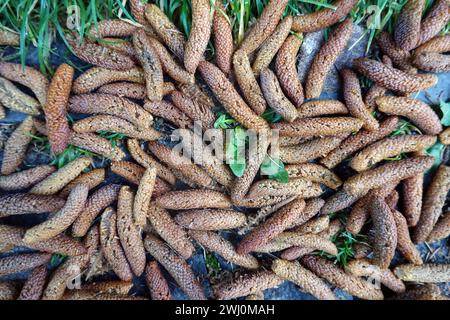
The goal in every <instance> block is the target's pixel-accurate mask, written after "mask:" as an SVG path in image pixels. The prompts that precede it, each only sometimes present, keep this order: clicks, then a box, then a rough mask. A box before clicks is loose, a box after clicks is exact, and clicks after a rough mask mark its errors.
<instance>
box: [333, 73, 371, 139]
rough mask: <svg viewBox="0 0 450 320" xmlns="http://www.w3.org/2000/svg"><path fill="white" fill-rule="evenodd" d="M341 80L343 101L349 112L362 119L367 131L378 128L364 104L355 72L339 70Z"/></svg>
mask: <svg viewBox="0 0 450 320" xmlns="http://www.w3.org/2000/svg"><path fill="white" fill-rule="evenodd" d="M341 77H342V80H343V92H344V101H345V105H346V106H347V109H348V111H349V113H350V114H351V115H352V116H353V117H355V118H358V119H361V120H362V121H364V125H363V128H364V129H366V130H368V131H375V130H377V129H378V128H379V124H378V121H377V120H376V119H375V118H374V117H373V116H372V114H371V112H370V110H369V109H368V108H367V106H366V105H365V103H364V101H363V99H362V94H361V87H360V85H359V79H358V76H357V75H356V73H354V72H353V71H351V70H350V69H344V70H342V71H341Z"/></svg>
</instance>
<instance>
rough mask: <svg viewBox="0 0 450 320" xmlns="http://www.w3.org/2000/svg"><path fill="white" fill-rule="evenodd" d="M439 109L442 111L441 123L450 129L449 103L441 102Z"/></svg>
mask: <svg viewBox="0 0 450 320" xmlns="http://www.w3.org/2000/svg"><path fill="white" fill-rule="evenodd" d="M439 107H440V108H441V111H442V119H441V123H442V124H443V125H444V126H446V127H450V101H449V102H444V101H442V100H441V102H440V103H439Z"/></svg>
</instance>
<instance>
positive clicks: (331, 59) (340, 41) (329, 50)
mask: <svg viewBox="0 0 450 320" xmlns="http://www.w3.org/2000/svg"><path fill="white" fill-rule="evenodd" d="M352 30H353V23H352V20H351V19H347V20H345V21H344V22H342V23H341V24H339V25H338V26H337V27H336V28H335V29H334V30H333V31H332V33H331V34H330V36H329V38H328V40H327V42H325V44H324V45H323V46H322V47H321V48H320V50H319V52H318V53H317V55H316V56H315V57H314V61H313V63H312V64H311V67H310V69H309V72H308V77H307V79H306V83H305V96H306V98H307V99H312V98H318V97H319V96H320V94H321V92H322V89H323V86H324V84H325V79H326V76H327V74H328V72H329V71H330V69H331V67H332V66H333V64H334V63H335V62H336V60H337V58H338V57H339V56H340V55H341V54H342V53H343V52H344V50H345V47H346V46H347V43H348V40H349V39H350V36H351V35H352Z"/></svg>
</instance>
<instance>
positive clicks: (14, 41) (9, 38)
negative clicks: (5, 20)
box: [0, 29, 20, 46]
mask: <svg viewBox="0 0 450 320" xmlns="http://www.w3.org/2000/svg"><path fill="white" fill-rule="evenodd" d="M19 42H20V36H19V35H18V34H16V33H14V32H11V31H8V30H6V29H0V46H19Z"/></svg>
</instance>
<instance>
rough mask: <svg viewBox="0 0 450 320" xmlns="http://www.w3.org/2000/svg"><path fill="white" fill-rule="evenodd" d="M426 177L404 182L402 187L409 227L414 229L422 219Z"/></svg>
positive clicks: (403, 204) (413, 178) (404, 213)
mask: <svg viewBox="0 0 450 320" xmlns="http://www.w3.org/2000/svg"><path fill="white" fill-rule="evenodd" d="M423 184H424V175H423V174H419V175H417V176H415V177H411V178H408V179H405V180H403V185H402V208H403V212H402V213H403V215H404V216H405V218H406V220H407V222H408V226H409V227H414V226H416V225H417V222H418V221H419V218H420V213H421V211H422V198H423Z"/></svg>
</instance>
